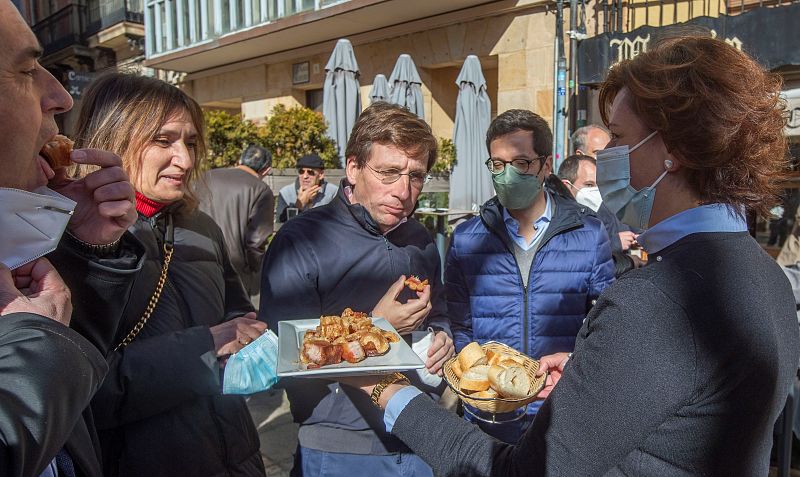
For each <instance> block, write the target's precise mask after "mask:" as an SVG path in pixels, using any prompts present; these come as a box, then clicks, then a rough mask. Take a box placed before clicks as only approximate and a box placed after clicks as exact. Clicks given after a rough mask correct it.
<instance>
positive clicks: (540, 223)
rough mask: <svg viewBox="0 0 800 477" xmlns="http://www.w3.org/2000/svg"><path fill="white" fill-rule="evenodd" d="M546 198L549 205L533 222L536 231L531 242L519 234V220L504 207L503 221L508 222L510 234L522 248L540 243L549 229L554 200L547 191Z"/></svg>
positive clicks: (525, 248) (527, 248) (507, 226)
mask: <svg viewBox="0 0 800 477" xmlns="http://www.w3.org/2000/svg"><path fill="white" fill-rule="evenodd" d="M544 198H545V201H546V203H547V205H545V207H544V213H543V214H542V216H541V217H539V218H538V219H536V222H534V223H533V227H534V228H535V229H536V233H535V234H534V235H533V240H531V243H527V242H526V241H525V237H523V236H522V235H520V234H519V221H518V220H517V219H515V218H514V217H512V216H511V214H509V213H508V210H506V208H505V207H504V208H503V221H505V223H506V230H508V235H509V237H511V239H512V240H513V241H514V242H516V244H517V245H519V247H520V248H521V249H522V250H529V249H530V248H531V247H533V246H535V245H536V244H538V243H539V241H540V240H542V237H544V233H545V232H546V231H547V227H548V226H549V225H550V221H551V220H552V219H553V207H552V205H551V204H552V200H551V199H550V194H549V193H547V192H545V193H544Z"/></svg>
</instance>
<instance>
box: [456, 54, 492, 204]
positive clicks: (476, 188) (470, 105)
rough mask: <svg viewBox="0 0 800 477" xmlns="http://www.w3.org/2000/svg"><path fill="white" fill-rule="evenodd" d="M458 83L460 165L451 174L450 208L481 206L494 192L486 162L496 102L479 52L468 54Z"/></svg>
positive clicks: (457, 146) (457, 163)
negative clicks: (493, 106)
mask: <svg viewBox="0 0 800 477" xmlns="http://www.w3.org/2000/svg"><path fill="white" fill-rule="evenodd" d="M456 84H457V85H458V89H459V92H458V99H457V100H456V121H455V127H454V128H453V143H454V144H455V147H456V166H455V167H454V168H453V173H452V175H451V176H450V208H451V209H456V210H477V209H476V208H477V207H480V205H481V204H483V203H484V202H486V201H487V200H488V199H490V198H491V197H492V196H494V186H493V185H492V179H491V174H490V173H489V171H488V170H487V169H486V165H485V164H484V163H485V162H486V159H488V158H489V151H487V149H486V131H487V130H488V129H489V123H490V121H491V118H490V117H491V111H492V104H491V101H490V100H489V95H488V94H487V93H486V79H485V78H484V77H483V72H482V71H481V62H480V60H478V57H477V56H475V55H469V56H468V57H467V59H466V60H465V61H464V66H463V67H462V68H461V72H460V73H459V74H458V78H457V79H456Z"/></svg>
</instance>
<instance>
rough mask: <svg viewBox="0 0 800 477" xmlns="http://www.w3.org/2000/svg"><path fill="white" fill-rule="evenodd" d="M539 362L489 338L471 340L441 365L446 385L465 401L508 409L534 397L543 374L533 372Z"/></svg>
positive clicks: (488, 408) (489, 409) (491, 409)
mask: <svg viewBox="0 0 800 477" xmlns="http://www.w3.org/2000/svg"><path fill="white" fill-rule="evenodd" d="M537 369H539V362H538V361H536V360H535V359H532V358H530V357H529V356H526V355H524V354H522V353H520V352H519V351H517V350H515V349H513V348H511V347H509V346H507V345H504V344H502V343H497V342H494V341H490V342H488V343H484V344H483V345H479V344H478V343H475V342H472V343H470V344H468V345H467V346H465V347H464V349H462V350H461V352H460V353H458V354H457V355H456V356H454V357H453V358H451V359H450V360H448V361H447V362H446V363H445V365H444V377H445V381H446V382H447V384H448V386H450V388H451V389H452V390H453V391H454V392H455V393H456V394H457V395H458V397H459V398H461V400H462V401H464V402H465V403H467V404H470V405H472V406H474V407H476V408H478V409H480V410H482V411H486V412H492V413H500V412H510V411H513V410H515V409H518V408H520V407H523V406H525V405H527V404H528V403H530V402H532V401H533V400H534V399H536V395H537V394H538V393H539V392H540V391H541V390H542V389H543V388H544V385H545V381H546V379H547V374H546V373H545V374H543V375H542V376H536V370H537Z"/></svg>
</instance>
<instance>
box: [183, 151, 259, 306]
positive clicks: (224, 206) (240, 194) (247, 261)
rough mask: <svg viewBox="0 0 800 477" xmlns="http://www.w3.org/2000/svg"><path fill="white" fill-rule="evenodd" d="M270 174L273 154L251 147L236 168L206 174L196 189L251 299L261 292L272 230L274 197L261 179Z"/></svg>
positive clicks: (203, 207)
mask: <svg viewBox="0 0 800 477" xmlns="http://www.w3.org/2000/svg"><path fill="white" fill-rule="evenodd" d="M271 171H272V154H271V153H270V152H269V151H268V150H266V149H265V148H263V147H261V146H256V145H255V144H251V145H249V146H248V147H247V148H246V149H245V150H244V152H242V157H241V158H240V159H239V164H238V165H237V166H235V167H230V168H227V169H213V170H210V171H208V172H206V174H205V181H204V184H203V185H201V186H199V189H200V190H199V194H198V195H199V198H200V210H202V211H203V212H205V213H207V214H208V215H210V216H211V218H212V219H214V222H216V223H217V224H218V225H219V227H220V228H221V229H222V235H223V236H224V237H225V245H226V247H227V248H228V255H229V256H230V258H231V265H233V268H234V269H235V270H236V273H237V274H238V275H239V278H241V279H242V284H244V288H245V290H247V293H248V294H249V295H250V297H251V298H255V296H256V295H258V293H259V291H260V290H259V289H260V286H261V278H260V277H261V260H262V259H263V258H264V253H265V252H266V250H267V241H268V240H269V236H270V235H272V231H273V230H274V229H275V196H274V195H273V194H272V189H270V188H269V186H268V185H267V184H265V183H264V181H263V180H262V179H263V178H264V177H265V176H267V175H269V173H270V172H271ZM254 305H255V306H258V304H257V303H254Z"/></svg>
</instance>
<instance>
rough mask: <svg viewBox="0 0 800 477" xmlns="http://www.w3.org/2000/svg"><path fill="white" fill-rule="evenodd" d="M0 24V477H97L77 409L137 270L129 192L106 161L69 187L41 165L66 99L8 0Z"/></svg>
mask: <svg viewBox="0 0 800 477" xmlns="http://www.w3.org/2000/svg"><path fill="white" fill-rule="evenodd" d="M0 18H3V21H2V22H0V44H2V45H3V49H2V51H0V187H2V188H3V189H4V190H2V191H1V193H2V199H1V200H0V205H1V206H2V209H0V227H2V229H3V244H2V247H0V250H2V255H0V262H3V263H4V264H3V265H0V368H2V370H3V371H2V379H0V395H2V396H3V397H2V399H0V475H3V476H13V477H16V476H34V477H35V476H39V475H43V476H56V475H58V476H75V475H81V476H100V475H101V470H100V468H101V467H100V457H99V455H98V452H97V449H96V448H95V447H94V442H96V435H95V432H94V427H93V424H92V419H91V415H90V414H89V411H88V410H86V408H87V406H88V404H89V401H90V399H91V398H92V395H93V394H94V392H95V391H96V390H97V388H98V387H99V386H100V383H101V382H102V380H103V376H104V375H105V372H106V370H107V365H106V362H105V359H104V355H105V353H106V351H107V350H108V348H109V346H110V340H111V337H112V336H113V333H114V332H116V328H117V324H118V323H119V319H120V317H121V311H122V307H123V306H124V304H125V301H126V300H127V294H128V293H129V291H130V288H131V286H132V282H133V279H134V277H135V275H136V273H137V271H138V269H139V267H140V261H141V254H142V249H141V246H140V244H139V243H138V242H136V241H135V239H133V238H132V237H131V236H130V235H129V234H126V232H125V231H126V229H127V227H128V226H129V225H130V224H131V223H133V221H134V219H135V217H136V212H135V209H134V205H133V188H132V187H131V185H130V183H129V182H128V179H127V175H126V174H125V173H124V172H123V171H122V169H121V168H120V167H119V166H120V164H121V161H120V159H119V158H118V157H117V156H115V155H113V154H110V153H107V152H104V151H97V150H81V151H75V152H73V153H72V157H71V158H72V160H73V161H74V162H76V163H79V164H91V165H94V166H99V170H97V171H95V172H94V173H92V174H89V175H88V176H86V177H85V178H84V179H81V180H77V181H72V180H69V179H67V178H66V172H65V170H64V169H57V170H53V169H52V168H51V167H50V166H49V165H48V164H47V163H46V162H45V160H44V159H43V158H42V156H40V155H39V151H40V150H41V149H42V147H43V146H44V145H45V143H47V142H49V141H50V140H51V139H52V138H53V137H54V136H55V135H56V133H57V132H58V128H57V126H56V123H55V119H54V116H55V115H56V114H59V113H63V112H65V111H68V110H69V109H70V108H71V107H72V99H71V97H70V96H69V95H68V94H67V92H66V91H65V90H64V88H63V87H62V86H61V84H59V82H58V81H57V80H56V79H55V78H54V77H53V76H52V75H51V74H50V73H49V72H48V71H47V70H45V69H44V68H43V67H42V66H41V65H40V64H39V62H38V58H39V57H40V56H41V53H42V50H41V47H40V46H39V44H38V42H37V40H36V37H35V36H34V34H33V32H32V31H31V30H30V28H29V27H28V26H27V24H26V23H25V21H24V20H23V19H22V17H21V16H20V14H19V12H18V11H17V10H16V8H15V7H14V5H13V4H12V3H11V2H10V1H9V0H0ZM45 186H49V189H46V188H45ZM53 191H57V192H58V193H60V194H62V195H56V194H53ZM53 204H59V205H61V206H60V207H57V206H54V205H53ZM62 204H63V205H62ZM73 207H74V213H71V209H72V208H73ZM70 214H71V215H70ZM18 216H25V217H26V219H27V220H26V221H20V220H18V219H17V217H18ZM27 221H30V223H32V224H33V223H35V224H37V225H38V226H39V230H37V229H36V228H34V227H28V226H26V225H25V223H27ZM59 224H60V225H59ZM64 227H66V233H64V234H63V239H61V240H60V242H59V238H60V237H61V235H62V233H63V231H64ZM42 234H44V235H46V236H47V240H42ZM56 246H58V249H57V250H56V251H55V252H53V253H50V254H49V255H48V258H38V259H33V260H31V255H30V252H32V251H33V252H35V253H34V255H33V256H41V255H43V254H46V253H48V252H50V251H51V250H53V249H54V248H56ZM51 261H52V264H51ZM53 265H55V267H54V266H53ZM10 267H13V269H11V268H10ZM57 270H58V271H57ZM59 272H60V273H59ZM70 327H71V328H73V329H70Z"/></svg>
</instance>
